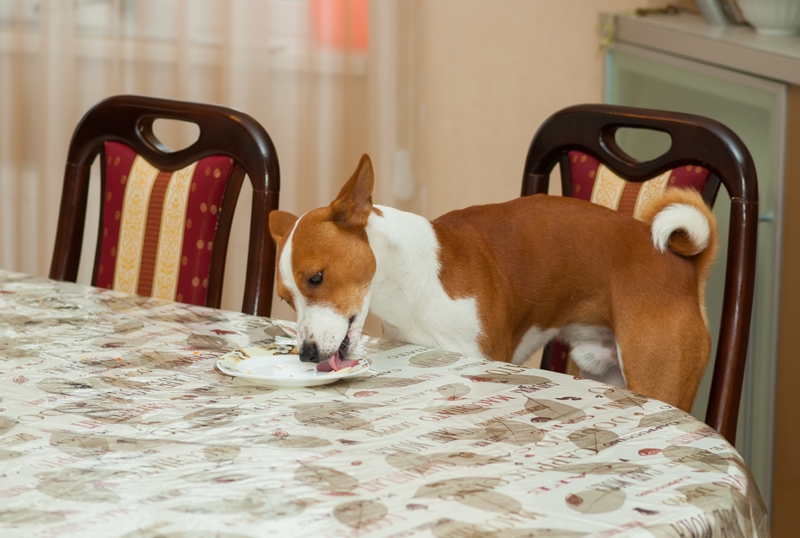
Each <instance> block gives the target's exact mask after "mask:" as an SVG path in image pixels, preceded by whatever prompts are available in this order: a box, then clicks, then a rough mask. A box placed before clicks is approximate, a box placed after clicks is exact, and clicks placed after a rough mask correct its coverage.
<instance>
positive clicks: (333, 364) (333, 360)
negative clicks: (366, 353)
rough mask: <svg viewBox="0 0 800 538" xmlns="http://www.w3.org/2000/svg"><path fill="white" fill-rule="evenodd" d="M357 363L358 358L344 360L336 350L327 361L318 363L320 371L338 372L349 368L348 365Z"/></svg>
mask: <svg viewBox="0 0 800 538" xmlns="http://www.w3.org/2000/svg"><path fill="white" fill-rule="evenodd" d="M356 364H358V361H357V360H352V359H344V360H342V358H341V357H339V353H338V352H336V353H334V354H333V355H331V357H330V358H329V359H328V360H326V361H325V362H321V363H319V364H318V365H317V370H318V371H320V372H330V371H331V370H334V371H336V372H338V371H339V370H341V369H342V368H347V367H348V366H355V365H356Z"/></svg>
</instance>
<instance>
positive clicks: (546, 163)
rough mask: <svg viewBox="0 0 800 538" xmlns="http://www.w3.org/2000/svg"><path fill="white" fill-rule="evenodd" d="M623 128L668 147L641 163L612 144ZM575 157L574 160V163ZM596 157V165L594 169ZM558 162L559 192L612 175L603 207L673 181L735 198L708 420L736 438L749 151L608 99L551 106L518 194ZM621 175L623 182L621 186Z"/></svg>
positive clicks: (748, 280) (751, 214)
mask: <svg viewBox="0 0 800 538" xmlns="http://www.w3.org/2000/svg"><path fill="white" fill-rule="evenodd" d="M621 128H634V129H636V128H638V129H649V130H654V131H660V132H663V133H667V134H668V135H669V136H670V138H671V146H670V148H669V149H668V150H667V151H666V152H665V153H664V154H662V155H661V156H659V157H657V158H655V159H652V160H650V161H645V162H641V161H638V160H636V159H634V158H633V157H631V156H630V155H628V154H627V153H626V152H625V151H624V150H623V149H622V148H621V147H620V146H619V145H618V143H617V140H616V134H617V131H618V130H619V129H621ZM584 156H585V157H586V159H583V157H584ZM572 160H575V161H576V162H575V163H574V164H573V163H572V162H571V161H572ZM581 161H582V162H581ZM587 163H588V164H587ZM595 163H597V168H594V174H592V168H593V167H594V166H595ZM556 164H560V165H561V182H562V190H563V194H564V195H565V196H575V195H578V196H580V197H582V198H584V199H588V200H592V196H593V193H594V191H595V190H596V187H597V181H596V176H597V175H598V174H605V171H604V170H608V171H609V172H611V173H613V176H617V179H616V180H615V179H613V178H612V177H611V175H609V180H610V181H611V184H613V185H614V188H612V189H611V191H612V194H611V195H609V194H608V192H607V191H608V189H605V190H602V189H601V190H602V191H603V192H602V193H598V194H597V195H596V196H595V199H594V200H592V201H596V202H597V201H598V200H597V198H598V197H599V198H605V199H606V200H605V203H603V201H602V200H601V203H603V205H607V206H609V207H612V208H613V209H622V210H625V211H627V212H629V213H630V214H632V215H635V213H636V210H637V204H638V201H640V198H641V196H642V193H645V194H646V193H647V192H651V191H657V190H658V189H664V188H667V186H668V185H669V182H670V181H672V182H673V184H675V185H678V186H692V187H694V188H698V189H699V190H701V191H702V193H703V198H704V199H705V200H706V202H707V203H708V204H709V205H711V204H713V202H714V200H715V198H716V194H717V191H718V189H719V185H720V183H722V185H724V186H725V189H726V190H727V192H728V194H729V196H730V199H731V215H730V223H729V237H728V257H727V261H726V263H727V265H726V271H725V287H724V298H723V303H722V321H721V325H720V331H719V336H718V341H717V355H716V362H715V364H714V376H713V381H712V385H711V393H710V396H709V404H708V410H707V413H706V423H707V424H708V425H710V426H712V427H713V428H715V429H716V430H717V431H719V432H720V433H721V434H722V435H724V436H725V437H726V438H727V439H728V440H730V441H731V442H733V440H734V439H735V436H736V421H737V417H738V412H739V400H740V396H741V390H742V382H743V379H744V369H745V360H746V358H747V343H748V338H749V333H750V315H751V308H752V304H753V285H754V276H755V253H756V232H757V221H758V183H757V180H756V169H755V165H754V164H753V159H752V157H751V156H750V152H749V151H748V150H747V148H746V147H745V145H744V144H743V143H742V141H741V140H740V139H739V137H738V136H736V134H734V133H733V132H732V131H731V130H730V129H728V128H727V127H725V126H724V125H722V124H720V123H718V122H716V121H713V120H710V119H707V118H703V117H700V116H694V115H690V114H679V113H673V112H663V111H656V110H646V109H638V108H630V107H621V106H614V105H578V106H573V107H569V108H566V109H563V110H561V111H559V112H556V113H555V114H553V115H552V116H551V117H550V118H548V119H547V121H545V122H544V123H543V124H542V126H541V127H540V128H539V130H538V131H537V132H536V135H535V136H534V138H533V141H532V142H531V145H530V148H529V150H528V156H527V160H526V162H525V171H524V175H523V181H522V196H529V195H532V194H537V193H547V190H548V184H549V179H550V172H551V171H552V169H553V168H554V167H555V165H556ZM687 167H691V168H690V169H687ZM682 171H685V172H682ZM584 175H585V177H584ZM590 176H591V177H590ZM619 178H621V180H624V181H622V183H619ZM592 179H595V181H591V180H592ZM648 180H650V181H649V183H646V184H644V185H643V183H644V182H648ZM627 182H631V183H632V185H630V186H629V185H628V184H627ZM629 187H630V188H629ZM576 191H583V192H582V193H579V192H576ZM608 200H610V202H609V201H608ZM620 206H622V207H620ZM543 364H544V362H543ZM544 365H545V366H548V365H547V364H544Z"/></svg>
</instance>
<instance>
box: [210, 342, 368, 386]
mask: <svg viewBox="0 0 800 538" xmlns="http://www.w3.org/2000/svg"><path fill="white" fill-rule="evenodd" d="M351 358H353V359H358V364H356V365H355V366H352V367H350V368H345V369H342V370H339V371H338V372H318V371H317V365H316V364H313V363H310V362H300V357H298V355H297V347H295V346H293V345H291V344H267V345H263V346H255V347H247V348H244V349H237V350H236V351H231V352H229V353H226V354H225V355H223V356H221V357H220V358H219V359H217V369H218V370H219V371H220V372H222V373H223V374H225V375H230V376H235V377H240V378H242V379H244V380H245V381H248V382H250V383H255V384H258V385H266V386H269V387H314V386H317V385H327V384H328V383H333V382H334V381H338V380H340V379H346V378H348V377H354V376H359V375H362V374H365V373H367V370H369V365H370V363H369V361H368V360H367V359H364V358H360V357H358V356H355V355H354V356H352V357H351Z"/></svg>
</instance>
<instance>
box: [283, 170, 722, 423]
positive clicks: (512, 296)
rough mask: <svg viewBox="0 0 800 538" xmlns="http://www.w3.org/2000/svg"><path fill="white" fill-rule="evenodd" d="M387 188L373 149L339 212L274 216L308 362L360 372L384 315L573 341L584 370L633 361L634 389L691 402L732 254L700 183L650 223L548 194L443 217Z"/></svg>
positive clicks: (460, 347) (473, 339)
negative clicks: (382, 197)
mask: <svg viewBox="0 0 800 538" xmlns="http://www.w3.org/2000/svg"><path fill="white" fill-rule="evenodd" d="M374 181H375V179H374V173H373V168H372V163H371V162H370V159H369V157H368V156H367V155H364V156H363V157H362V158H361V161H360V163H359V165H358V168H357V169H356V171H355V173H354V174H353V176H352V177H351V178H350V180H349V181H348V182H347V183H346V184H345V185H344V187H343V188H342V190H341V192H339V195H338V196H337V197H336V199H335V200H334V201H333V202H332V203H331V204H330V205H329V206H327V207H321V208H318V209H314V210H312V211H309V212H308V213H306V214H305V215H303V216H302V217H300V218H298V217H296V216H294V215H292V214H289V213H286V212H283V211H273V212H272V213H271V214H270V219H269V226H270V233H271V235H272V237H273V239H274V240H275V242H276V244H277V247H278V262H277V264H278V271H277V273H278V276H277V290H278V295H279V296H280V297H281V298H282V299H283V300H285V301H287V302H288V303H289V305H290V306H291V307H292V308H293V309H294V310H295V311H296V312H297V320H298V346H299V349H300V360H302V361H310V362H315V363H318V364H319V366H318V369H328V370H330V369H334V370H338V369H340V368H344V367H347V366H350V365H352V364H353V362H354V361H352V360H351V359H347V357H348V356H349V354H350V353H351V352H352V351H353V348H354V346H355V343H356V342H358V341H359V339H360V335H361V330H362V328H363V325H364V321H365V319H366V317H367V313H368V312H369V311H372V312H373V313H374V314H375V315H377V316H378V317H379V318H380V319H381V321H382V323H383V328H384V337H386V338H390V339H392V340H398V341H403V342H409V343H414V344H418V345H421V346H427V347H434V348H440V349H445V350H450V351H455V352H460V353H462V354H464V355H468V356H474V357H484V358H487V359H493V360H498V361H505V362H511V363H514V364H520V363H522V362H524V361H525V360H527V359H528V358H529V357H530V356H531V354H532V353H533V352H534V351H536V350H537V349H538V348H540V347H542V346H543V345H544V344H546V343H547V342H548V341H549V340H551V339H553V338H555V337H558V338H560V339H562V340H564V341H566V342H567V343H569V345H570V346H571V357H572V359H573V361H574V362H575V364H576V365H577V366H578V367H579V368H580V370H581V374H582V375H585V376H586V375H588V376H590V377H591V376H594V377H601V378H602V376H604V375H608V373H609V372H610V371H612V370H614V369H617V371H618V372H620V375H621V382H622V383H624V386H627V388H628V389H630V390H632V391H635V392H638V393H641V394H644V395H646V396H649V397H652V398H657V399H659V400H662V401H664V402H667V403H669V404H671V405H674V406H676V407H678V408H680V409H682V410H684V411H689V410H690V408H691V406H692V402H693V400H694V396H695V393H696V392H697V387H698V385H699V383H700V380H701V378H702V376H703V373H704V371H705V368H706V364H707V362H708V358H709V355H710V349H711V337H710V334H709V330H708V321H707V318H706V313H705V306H704V304H705V285H706V281H707V279H708V274H709V271H710V268H711V265H712V264H713V261H714V258H715V256H716V252H717V249H718V233H717V225H716V221H715V219H714V216H713V214H712V213H711V211H710V209H709V208H708V206H707V205H706V204H705V203H704V202H703V200H702V198H701V196H700V195H699V194H698V193H697V192H695V191H690V190H682V189H668V190H667V191H666V192H665V193H664V195H663V196H662V197H661V198H659V199H657V200H656V201H655V202H653V203H652V204H650V205H649V206H648V207H647V208H646V210H645V214H644V218H643V221H639V220H636V219H634V218H632V217H630V216H628V215H623V214H620V213H618V212H616V211H613V210H610V209H607V208H604V207H601V206H598V205H595V204H591V203H589V202H586V201H582V200H577V199H573V198H564V197H558V196H548V195H534V196H528V197H523V198H517V199H514V200H511V201H509V202H505V203H499V204H489V205H478V206H473V207H468V208H466V209H461V210H457V211H452V212H450V213H447V214H445V215H443V216H441V217H439V218H438V219H436V220H433V221H429V220H427V219H425V218H424V217H421V216H419V215H415V214H412V213H408V212H404V211H400V210H397V209H393V208H391V207H385V206H380V205H375V204H373V201H372V193H373V186H374Z"/></svg>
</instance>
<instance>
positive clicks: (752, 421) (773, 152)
mask: <svg viewBox="0 0 800 538" xmlns="http://www.w3.org/2000/svg"><path fill="white" fill-rule="evenodd" d="M606 101H607V102H608V103H611V104H619V105H627V106H637V107H644V108H655V109H661V110H670V111H675V112H686V113H691V114H697V115H701V116H706V117H708V118H712V119H715V120H717V121H719V122H721V123H723V124H725V125H727V126H728V127H729V128H731V129H732V130H733V131H734V132H736V134H737V135H739V137H740V138H741V139H742V141H743V142H744V143H745V144H746V145H747V147H748V149H749V150H750V152H751V154H752V156H753V160H754V161H755V165H756V170H757V173H758V188H759V195H760V199H759V225H758V254H757V262H756V264H757V266H756V284H755V299H754V303H753V322H752V329H751V332H750V348H749V354H748V359H747V369H746V372H745V384H744V388H743V391H742V405H741V408H740V411H739V427H738V430H737V435H736V448H737V450H739V452H740V453H741V454H742V456H743V457H744V458H745V460H746V461H747V464H748V465H749V467H750V469H751V470H752V472H753V474H754V476H755V477H756V481H757V482H758V485H759V489H760V490H761V493H762V495H763V497H764V500H765V501H766V502H767V505H768V506H769V505H770V504H771V503H770V499H769V497H770V496H771V494H772V454H773V437H774V415H775V412H774V408H775V398H774V395H775V371H776V361H777V328H778V323H777V322H778V319H777V314H778V310H777V309H778V293H779V289H778V288H779V282H780V280H779V272H778V271H779V268H780V248H779V246H780V243H779V240H780V223H781V219H780V217H781V193H782V186H783V175H784V170H783V168H784V163H783V157H784V145H785V133H786V127H785V121H786V120H785V117H786V86H785V85H784V84H780V83H776V82H773V81H768V80H765V79H760V78H756V77H751V76H748V75H743V74H740V73H735V72H732V71H728V70H723V69H720V68H716V67H712V66H708V65H705V64H701V63H698V62H692V61H689V60H685V59H680V58H676V57H673V56H669V55H666V54H661V53H656V52H653V51H650V50H645V49H641V48H638V47H633V46H630V45H625V44H619V43H617V44H614V45H613V46H612V47H611V48H610V49H609V50H608V51H607V54H606ZM668 138H669V137H667V136H665V135H663V134H661V135H660V136H659V135H657V134H653V135H652V136H648V133H642V132H641V131H638V132H637V131H632V130H628V131H624V132H623V131H621V132H619V133H618V142H619V143H620V145H621V146H622V147H623V148H625V149H626V151H628V152H629V153H630V154H631V155H633V156H634V157H638V158H642V159H646V158H653V157H655V156H657V155H660V154H661V153H662V152H663V151H664V150H665V149H666V148H667V147H668V146H669V140H668ZM714 213H715V214H716V215H717V218H718V220H719V225H720V232H721V233H720V240H721V245H720V246H721V249H720V255H719V258H718V261H717V263H716V264H715V266H714V269H713V271H712V274H711V278H710V279H709V283H708V293H707V299H706V304H707V307H708V317H709V325H710V329H711V333H712V335H713V336H715V337H716V335H717V334H718V332H719V323H720V316H721V310H722V296H723V283H724V272H725V264H724V260H725V259H726V256H727V242H728V230H727V228H728V219H729V215H730V199H729V198H728V197H727V196H726V193H725V192H724V189H721V190H720V195H719V197H718V199H717V202H716V206H715V208H714ZM715 355H716V342H715V343H714V347H713V349H712V361H711V362H710V363H709V368H708V370H707V372H706V376H705V379H704V380H703V384H702V385H701V387H700V393H699V394H698V397H697V400H696V401H695V405H694V408H693V409H692V413H693V414H694V415H695V416H696V417H698V418H700V419H701V420H702V419H704V418H705V411H706V406H707V404H708V392H709V389H710V386H711V375H712V373H713V358H714V356H715Z"/></svg>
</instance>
